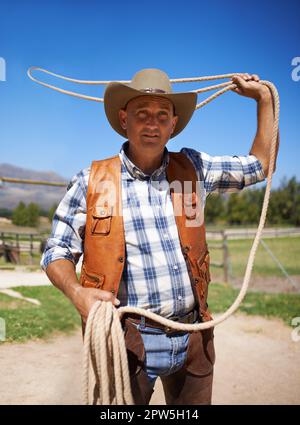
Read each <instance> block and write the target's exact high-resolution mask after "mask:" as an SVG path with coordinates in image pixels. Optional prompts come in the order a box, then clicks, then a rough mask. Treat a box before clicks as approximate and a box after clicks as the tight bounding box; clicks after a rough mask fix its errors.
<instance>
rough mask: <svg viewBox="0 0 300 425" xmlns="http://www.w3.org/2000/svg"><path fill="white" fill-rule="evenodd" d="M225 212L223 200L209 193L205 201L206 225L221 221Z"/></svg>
mask: <svg viewBox="0 0 300 425" xmlns="http://www.w3.org/2000/svg"><path fill="white" fill-rule="evenodd" d="M224 212H225V205H224V199H223V197H222V196H220V195H218V194H215V193H211V194H209V195H208V197H207V199H206V205H205V221H206V223H212V224H213V223H216V222H217V221H220V219H222V217H223V215H224Z"/></svg>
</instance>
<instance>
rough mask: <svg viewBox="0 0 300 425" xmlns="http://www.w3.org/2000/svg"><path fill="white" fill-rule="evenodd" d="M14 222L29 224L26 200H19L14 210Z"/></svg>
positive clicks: (22, 224) (23, 224) (19, 224)
mask: <svg viewBox="0 0 300 425" xmlns="http://www.w3.org/2000/svg"><path fill="white" fill-rule="evenodd" d="M12 222H13V224H15V225H16V226H27V211H26V206H25V204H24V202H19V204H18V206H17V207H16V208H15V209H14V210H13V215H12Z"/></svg>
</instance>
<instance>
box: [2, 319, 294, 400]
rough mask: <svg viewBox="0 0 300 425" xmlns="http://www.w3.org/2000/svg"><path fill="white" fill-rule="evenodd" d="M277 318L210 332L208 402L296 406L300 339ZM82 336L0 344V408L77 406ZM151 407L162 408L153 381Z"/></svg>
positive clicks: (240, 321) (232, 323)
mask: <svg viewBox="0 0 300 425" xmlns="http://www.w3.org/2000/svg"><path fill="white" fill-rule="evenodd" d="M291 332H292V328H289V327H287V326H286V325H284V324H283V323H282V322H281V321H280V320H267V319H264V318H261V317H253V316H245V315H242V314H237V315H235V316H234V317H231V318H229V319H228V320H227V321H226V322H225V323H223V324H221V325H219V326H218V327H217V328H216V329H215V341H216V355H217V360H216V367H215V383H214V391H213V404H300V341H299V342H293V340H292V338H291ZM81 349H82V340H81V333H80V331H77V332H76V333H74V334H72V335H71V336H61V335H59V336H55V337H53V338H52V339H51V340H50V341H48V342H42V341H38V342H36V341H32V342H28V343H26V344H5V343H4V344H1V345H0V365H1V380H0V404H81V374H80V372H81V352H82V351H81ZM151 404H164V396H163V391H162V387H161V384H160V382H157V385H156V389H155V393H154V395H153V397H152V400H151Z"/></svg>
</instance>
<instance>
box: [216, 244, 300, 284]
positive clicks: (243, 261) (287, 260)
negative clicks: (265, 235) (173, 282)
mask: <svg viewBox="0 0 300 425" xmlns="http://www.w3.org/2000/svg"><path fill="white" fill-rule="evenodd" d="M264 241H265V243H266V244H267V245H268V247H269V248H270V249H271V251H272V252H273V254H274V255H275V256H276V257H277V259H278V260H279V261H280V263H281V264H282V265H283V266H284V268H285V269H286V271H287V272H288V274H290V275H300V237H286V238H270V239H264ZM252 242H253V240H252V239H242V240H240V239H238V240H229V241H228V247H229V256H230V265H231V273H230V274H231V275H232V276H233V277H242V276H243V275H244V273H245V269H246V265H247V261H248V256H249V252H250V249H251V246H252ZM210 243H211V244H215V243H216V242H215V241H208V248H209V245H210ZM209 250H210V256H211V260H212V261H214V262H220V261H222V250H220V249H214V248H211V249H210V248H209ZM212 275H213V278H214V279H215V280H219V279H222V271H221V270H218V269H217V268H214V267H212ZM253 275H260V276H262V277H264V276H280V277H281V276H283V274H282V272H281V270H280V269H279V268H278V266H277V264H276V263H275V262H274V260H273V259H272V257H271V256H270V255H269V253H268V252H267V251H266V250H265V248H264V247H263V246H262V245H261V244H260V245H259V247H258V250H257V253H256V257H255V262H254V267H253Z"/></svg>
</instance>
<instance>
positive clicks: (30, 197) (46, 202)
mask: <svg viewBox="0 0 300 425" xmlns="http://www.w3.org/2000/svg"><path fill="white" fill-rule="evenodd" d="M1 177H10V178H19V179H29V180H44V181H49V182H62V183H68V182H69V179H68V178H65V177H62V176H60V175H59V174H57V173H54V172H52V171H35V170H31V169H27V168H21V167H17V166H15V165H12V164H0V208H6V209H9V210H11V209H13V208H15V207H16V206H17V205H18V203H19V202H20V201H23V202H24V203H25V204H29V203H30V202H35V203H37V204H38V205H39V206H40V207H41V208H43V209H49V208H50V207H52V205H53V204H57V203H58V202H59V201H60V200H61V199H62V197H63V196H64V194H65V192H66V188H65V187H51V186H42V185H31V184H22V183H9V182H2V183H1Z"/></svg>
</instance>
